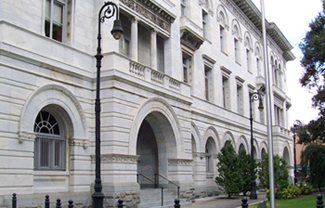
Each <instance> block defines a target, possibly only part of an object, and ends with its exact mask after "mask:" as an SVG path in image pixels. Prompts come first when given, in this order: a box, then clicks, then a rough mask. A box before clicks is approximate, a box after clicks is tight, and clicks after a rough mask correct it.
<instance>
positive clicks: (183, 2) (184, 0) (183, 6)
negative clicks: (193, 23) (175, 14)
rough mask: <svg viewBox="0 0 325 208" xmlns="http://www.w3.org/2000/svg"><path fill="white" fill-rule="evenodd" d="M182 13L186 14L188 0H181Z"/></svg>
mask: <svg viewBox="0 0 325 208" xmlns="http://www.w3.org/2000/svg"><path fill="white" fill-rule="evenodd" d="M181 15H182V16H185V15H186V0H181Z"/></svg>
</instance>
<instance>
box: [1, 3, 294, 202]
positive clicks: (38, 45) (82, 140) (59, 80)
mask: <svg viewBox="0 0 325 208" xmlns="http://www.w3.org/2000/svg"><path fill="white" fill-rule="evenodd" d="M114 2H115V3H116V4H117V5H118V7H119V12H120V14H119V16H120V20H121V21H122V26H123V30H124V36H123V38H122V39H120V40H118V41H117V40H115V39H114V38H113V37H112V36H111V34H110V30H111V28H112V25H113V19H111V20H106V21H105V22H104V23H103V24H102V25H101V26H102V53H103V55H104V58H103V62H102V70H101V80H100V82H101V158H102V171H101V174H102V181H103V193H104V194H105V196H106V198H105V204H106V205H107V206H114V205H115V203H116V199H118V198H123V199H124V200H125V201H126V204H127V206H128V207H135V206H136V204H137V203H140V202H141V203H143V202H144V200H142V201H141V199H143V196H142V195H141V191H142V190H143V188H144V187H146V186H147V187H150V184H149V182H148V180H146V179H144V176H145V177H148V178H151V179H154V175H155V174H159V175H160V176H159V177H158V178H159V179H158V180H159V183H160V184H163V185H164V186H166V187H167V189H168V190H169V191H171V192H175V187H173V186H172V183H171V182H173V183H175V184H177V185H178V186H180V194H181V197H182V198H185V199H187V201H193V200H195V198H198V197H206V196H211V195H215V194H218V193H219V188H218V187H217V185H216V184H215V183H214V177H215V176H216V175H217V174H218V170H217V169H216V163H217V159H216V154H217V153H219V152H220V149H221V148H222V147H223V146H224V145H225V144H226V143H227V141H231V142H232V143H233V144H234V146H235V149H236V151H238V150H239V149H241V148H245V149H246V150H247V151H250V149H251V147H250V143H249V141H250V122H249V117H250V113H249V107H250V103H251V102H250V97H251V94H252V93H253V92H256V91H257V89H259V88H260V87H261V86H262V85H264V84H265V75H264V61H266V60H264V59H263V55H262V51H263V48H262V33H261V13H260V12H259V10H258V8H256V6H255V5H254V4H253V3H252V1H251V0H120V1H118V0H114ZM103 3H104V2H103V0H80V1H76V0H41V1H40V0H20V1H12V0H2V1H1V2H0V104H1V108H0V118H1V119H0V161H1V162H0V173H1V180H0V187H1V188H0V206H4V207H6V206H9V205H10V198H11V195H12V193H14V192H15V193H17V195H18V199H19V200H18V204H19V205H21V206H23V205H26V206H27V205H42V204H43V199H44V195H45V194H49V195H50V196H51V197H52V198H53V199H54V198H56V197H61V198H62V202H63V203H67V201H68V199H70V198H72V199H73V200H74V201H75V202H78V203H79V205H80V206H87V205H90V204H91V194H92V193H93V184H94V179H95V160H94V155H95V133H94V132H95V111H94V103H95V90H96V60H95V58H94V55H95V54H96V48H97V39H96V38H97V32H98V11H99V9H100V8H101V6H102V5H103ZM267 27H268V30H267V32H268V36H267V38H268V40H267V43H268V59H269V70H270V76H271V81H272V84H271V86H272V99H271V102H272V106H273V107H272V115H273V117H272V118H273V136H274V137H273V143H274V153H275V154H279V155H280V156H284V157H285V158H286V159H287V161H288V162H289V164H290V167H289V168H291V169H292V165H293V159H292V155H293V153H292V138H291V137H290V134H289V133H290V132H289V124H288V109H289V108H290V106H291V101H290V98H289V96H288V94H287V83H286V73H287V70H288V69H287V68H286V63H287V61H290V60H293V59H294V58H295V57H294V55H293V53H292V52H291V49H292V46H291V45H290V43H289V42H288V41H287V39H286V38H285V36H284V35H283V34H282V32H281V31H280V30H279V28H278V27H277V26H276V24H275V23H268V22H267ZM271 71H272V72H271ZM252 107H253V117H254V147H253V148H254V153H255V154H254V157H255V158H256V159H257V160H259V159H260V158H261V155H262V153H264V152H267V146H268V144H267V132H266V131H267V129H266V114H265V111H262V112H260V111H258V109H257V103H255V102H252ZM166 179H168V180H166ZM53 201H54V200H53Z"/></svg>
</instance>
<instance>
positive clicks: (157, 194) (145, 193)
mask: <svg viewBox="0 0 325 208" xmlns="http://www.w3.org/2000/svg"><path fill="white" fill-rule="evenodd" d="M163 194H164V203H163V206H161V189H160V188H157V189H154V188H152V189H149V188H148V189H142V190H141V191H140V200H141V203H140V204H138V205H137V208H156V207H174V200H175V199H176V198H177V195H175V194H174V193H173V192H172V191H169V190H168V189H163ZM180 204H188V203H186V200H185V199H180Z"/></svg>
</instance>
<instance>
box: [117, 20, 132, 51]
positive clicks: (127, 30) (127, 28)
mask: <svg viewBox="0 0 325 208" xmlns="http://www.w3.org/2000/svg"><path fill="white" fill-rule="evenodd" d="M120 20H121V23H122V28H123V36H122V38H121V39H120V40H119V42H120V43H119V44H120V53H122V54H124V55H126V56H130V42H131V21H130V20H129V18H128V17H127V16H125V15H124V14H120Z"/></svg>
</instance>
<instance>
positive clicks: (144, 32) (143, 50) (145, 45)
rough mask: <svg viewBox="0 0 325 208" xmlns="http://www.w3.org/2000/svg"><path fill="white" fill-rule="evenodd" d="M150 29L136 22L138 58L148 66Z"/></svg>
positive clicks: (149, 61) (149, 62)
mask: <svg viewBox="0 0 325 208" xmlns="http://www.w3.org/2000/svg"><path fill="white" fill-rule="evenodd" d="M150 34H151V33H150V30H149V29H148V28H147V27H145V26H143V25H142V24H138V60H139V62H140V63H142V64H144V65H147V66H150V64H151V60H150V57H151V43H150V40H151V37H150Z"/></svg>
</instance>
